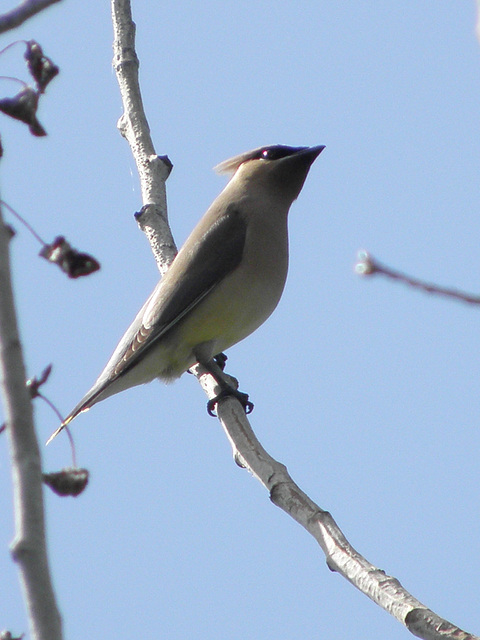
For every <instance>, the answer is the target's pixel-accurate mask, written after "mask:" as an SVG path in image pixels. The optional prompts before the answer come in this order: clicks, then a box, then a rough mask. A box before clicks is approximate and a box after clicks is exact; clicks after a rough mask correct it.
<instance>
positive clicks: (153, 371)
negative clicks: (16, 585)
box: [47, 144, 325, 444]
mask: <svg viewBox="0 0 480 640" xmlns="http://www.w3.org/2000/svg"><path fill="white" fill-rule="evenodd" d="M324 148H325V147H324V145H318V146H313V147H291V146H287V145H281V144H276V145H269V146H264V147H259V148H257V149H254V150H252V151H248V152H246V153H242V154H240V155H237V156H235V157H233V158H230V159H229V160H225V161H224V162H221V163H220V164H219V165H217V166H216V167H215V170H216V171H217V172H218V173H226V174H231V178H230V180H229V182H228V183H227V185H226V186H225V188H224V189H223V191H222V192H221V193H220V194H219V196H218V197H217V198H216V199H215V200H214V201H213V203H212V204H211V206H210V207H209V208H208V210H207V211H206V213H205V214H204V216H203V217H202V218H201V219H200V221H199V222H198V224H197V225H196V227H195V228H194V229H193V231H192V232H191V234H190V236H189V237H188V238H187V240H186V241H185V243H184V245H183V246H182V248H181V249H180V251H179V252H178V254H177V256H176V257H175V259H174V260H173V262H172V264H171V266H170V267H169V269H168V270H167V272H166V273H165V275H164V276H163V277H162V278H161V280H160V281H159V283H158V284H157V286H156V287H155V289H154V290H153V292H152V294H151V295H150V297H149V298H148V299H147V301H146V302H145V304H144V305H143V307H142V308H141V309H140V311H139V312H138V314H137V316H136V317H135V319H134V320H133V322H132V324H131V325H130V326H129V328H128V329H127V331H126V332H125V334H124V336H123V337H122V338H121V340H120V342H119V343H118V345H117V347H116V349H115V350H114V352H113V354H112V356H111V357H110V359H109V361H108V362H107V364H106V366H105V368H104V369H103V371H102V373H101V374H100V376H99V377H98V379H97V381H96V382H95V384H94V385H93V386H92V387H91V389H90V390H89V391H88V392H87V393H86V395H85V396H84V397H83V398H82V399H81V400H80V402H79V403H78V404H77V405H76V406H75V408H74V409H73V410H72V411H71V412H70V413H69V414H68V416H67V417H66V418H65V419H64V420H63V422H62V423H61V425H60V426H59V427H58V429H57V430H56V431H55V432H54V433H53V434H52V435H51V437H50V438H49V440H48V441H47V444H48V443H49V442H51V441H52V440H53V438H54V437H55V436H56V435H58V433H60V431H61V430H62V429H63V428H64V427H65V426H66V425H68V424H69V423H70V422H71V421H72V420H73V419H74V418H75V417H76V416H78V414H79V413H81V412H83V411H86V410H88V409H90V408H91V407H92V406H93V405H94V404H96V403H97V402H100V401H102V400H105V399H106V398H108V397H110V396H112V395H114V394H116V393H119V392H121V391H124V390H126V389H128V388H130V387H133V386H136V385H139V384H143V383H146V382H151V381H152V380H154V379H155V378H159V379H160V380H162V381H164V382H166V383H168V382H171V381H172V380H175V379H176V378H178V377H180V376H181V375H182V374H183V373H184V372H185V371H188V370H189V369H190V368H191V367H192V366H194V365H195V364H197V363H198V364H201V365H202V366H203V367H204V368H205V369H206V370H207V371H208V372H209V373H211V374H212V375H213V376H214V378H215V380H216V382H217V384H218V386H219V388H220V393H219V394H218V395H217V396H216V397H215V398H213V399H212V400H210V401H209V403H208V405H207V408H208V410H209V413H211V414H212V415H214V414H213V412H212V408H213V407H214V406H215V405H216V403H217V402H218V401H219V400H220V399H221V398H222V397H223V396H226V395H236V396H237V397H238V398H239V399H240V401H241V402H242V404H243V406H244V408H245V411H246V412H247V413H248V412H249V411H251V409H252V408H253V404H252V403H251V402H249V400H248V396H247V394H244V393H241V392H239V391H237V390H236V389H233V388H232V387H231V386H229V385H228V383H226V381H225V379H224V378H223V377H222V376H221V374H220V370H221V369H222V368H223V365H224V362H225V359H226V357H225V356H224V354H223V352H224V351H225V350H226V349H228V348H229V347H231V346H232V345H234V344H236V343H237V342H240V341H241V340H243V339H244V338H246V337H247V336H248V335H250V334H251V333H253V332H254V331H255V330H256V329H258V327H259V326H260V325H261V324H263V323H264V322H265V320H266V319H267V318H268V317H269V316H270V315H271V313H272V312H273V310H274V309H275V307H276V306H277V304H278V302H279V300H280V298H281V296H282V293H283V289H284V285H285V280H286V277H287V270H288V226H287V217H288V212H289V209H290V206H291V205H292V203H293V202H294V200H296V198H297V197H298V195H299V194H300V191H301V190H302V187H303V184H304V182H305V179H306V177H307V175H308V172H309V170H310V167H311V165H312V164H313V162H314V161H315V159H316V158H317V157H318V155H319V154H320V153H321V152H322V151H323V149H324Z"/></svg>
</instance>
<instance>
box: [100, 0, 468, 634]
mask: <svg viewBox="0 0 480 640" xmlns="http://www.w3.org/2000/svg"><path fill="white" fill-rule="evenodd" d="M112 16H113V22H114V32H115V43H114V51H115V56H114V65H115V69H116V71H117V77H118V79H119V84H120V91H121V94H122V100H123V104H124V108H125V114H124V115H123V116H122V118H121V120H120V129H121V131H122V134H123V135H124V136H125V137H126V139H127V140H128V142H129V144H130V147H131V149H132V153H133V155H134V157H135V160H136V163H137V167H138V169H139V173H140V181H141V183H142V196H143V199H144V204H146V205H149V204H150V202H151V200H149V198H150V196H151V194H157V196H158V197H160V194H161V197H160V200H161V201H158V202H157V201H155V202H154V205H155V209H156V211H157V212H159V213H161V214H162V215H164V216H165V217H164V218H163V222H162V225H163V226H162V225H159V224H158V223H156V222H155V220H154V219H153V221H152V223H151V224H150V223H149V226H148V229H144V231H145V233H146V234H147V237H148V239H149V241H150V242H151V244H152V250H153V252H154V255H155V258H156V260H157V264H158V265H159V268H160V270H161V271H162V272H163V271H164V270H165V269H164V267H165V265H168V264H170V262H171V259H172V257H173V255H174V254H172V253H171V249H172V247H174V244H173V240H172V239H171V234H170V230H168V234H167V236H166V240H165V239H163V238H162V233H163V231H164V230H166V229H167V226H166V225H167V222H166V220H167V219H166V204H165V201H164V194H165V192H164V190H163V191H162V189H164V184H165V179H166V177H167V176H168V172H165V171H164V170H163V169H162V170H160V171H158V172H157V173H156V172H155V171H152V169H155V168H158V166H159V163H158V156H156V155H154V152H153V144H152V142H151V139H150V134H149V130H148V124H147V121H146V118H145V114H144V111H143V106H142V104H141V97H140V89H139V85H138V59H137V56H136V53H135V49H134V36H135V32H134V29H135V26H134V24H133V22H132V17H131V9H130V2H129V0H112ZM150 180H153V181H157V180H158V184H157V183H155V184H153V183H151V182H150ZM161 183H162V184H161ZM147 209H148V207H147ZM143 215H144V214H143V210H142V212H141V215H140V218H141V217H142V216H143ZM139 224H140V226H141V228H142V223H141V221H139ZM162 249H166V250H167V254H166V256H165V257H162V256H161V255H160V254H161V251H162ZM159 250H160V251H159ZM192 371H193V373H195V375H196V376H197V378H198V379H199V381H200V383H201V385H202V387H203V389H204V390H205V392H206V393H207V395H208V397H209V398H213V397H215V395H216V393H217V391H218V389H217V388H216V382H215V381H214V379H213V378H212V377H211V376H210V375H209V374H207V373H206V371H205V370H203V369H202V367H201V366H200V365H196V366H195V367H193V368H192ZM217 414H218V417H219V420H220V422H221V424H222V426H223V429H224V431H225V433H226V435H227V437H228V439H229V440H230V444H231V446H232V449H233V453H234V457H235V460H236V462H237V463H238V464H239V465H240V466H242V467H244V468H246V469H248V470H249V471H250V472H251V473H252V474H253V475H254V476H255V477H256V478H257V480H259V481H260V482H261V483H262V484H263V485H264V487H265V488H266V489H267V490H268V491H269V492H270V499H271V500H272V502H273V503H274V504H276V505H277V506H279V507H280V508H281V509H283V510H284V511H285V512H286V513H288V514H289V515H290V516H291V517H292V518H293V519H294V520H296V521H297V522H299V523H300V524H301V525H302V526H303V527H304V528H305V529H306V530H307V531H308V532H309V533H310V534H311V535H312V536H313V537H314V538H315V539H316V540H317V541H318V543H319V544H320V546H321V548H322V550H323V552H324V553H325V555H326V558H327V564H328V566H329V568H330V569H331V570H332V571H337V572H339V573H340V574H341V575H343V576H344V577H345V578H346V579H347V580H349V581H350V582H351V583H352V584H353V585H354V586H355V587H357V588H358V589H359V590H360V591H362V592H363V593H364V594H365V595H367V596H368V597H369V598H371V599H372V600H373V601H374V602H376V603H377V604H378V605H379V606H381V607H382V608H383V609H385V610H386V611H388V612H389V613H390V614H392V615H393V616H395V617H396V618H397V620H399V621H400V622H401V623H402V624H404V625H405V626H406V627H407V628H408V629H409V630H410V631H411V633H413V634H414V635H416V636H418V637H420V638H425V639H428V640H441V639H442V640H445V639H446V638H451V639H453V638H455V640H480V639H479V638H476V637H475V636H473V635H470V634H467V633H465V632H464V631H461V630H460V629H458V628H457V627H455V626H454V625H452V624H450V623H448V622H447V621H446V620H443V619H442V618H440V617H439V616H437V615H436V614H434V613H433V612H432V611H430V610H429V609H427V608H426V607H425V605H423V604H422V603H421V602H419V601H418V600H416V599H415V598H414V597H413V596H412V595H410V594H409V593H408V592H407V591H406V590H405V589H404V588H403V587H402V585H401V584H400V583H399V582H398V580H396V579H395V578H393V577H391V576H387V575H386V574H385V572H384V571H382V570H380V569H378V568H376V567H375V566H374V565H372V564H370V563H369V562H368V560H366V559H365V558H363V557H362V556H361V555H360V554H359V553H358V552H357V551H356V550H355V549H354V548H353V547H352V546H351V545H350V544H349V542H348V541H347V539H346V538H345V536H344V535H343V533H342V532H341V530H340V529H339V527H338V525H337V524H336V522H335V521H334V519H333V518H332V516H331V515H330V514H329V513H328V512H327V511H323V510H322V509H321V508H320V507H319V506H318V505H316V504H315V503H314V502H313V501H312V500H311V499H310V498H309V497H308V496H307V495H306V494H305V493H304V492H303V491H302V490H301V489H300V488H299V487H298V486H297V485H296V484H295V483H294V481H293V480H292V478H291V477H290V476H289V474H288V472H287V469H286V467H285V466H284V465H283V464H281V463H279V462H278V461H276V460H274V459H273V458H272V457H271V456H270V455H269V454H268V453H267V452H266V451H265V449H264V448H263V447H262V445H261V444H260V442H259V441H258V440H257V438H256V436H255V434H254V432H253V430H252V428H251V426H250V423H249V422H248V420H247V418H246V416H245V413H244V410H243V408H242V407H241V405H240V403H239V402H238V400H236V399H235V398H231V397H230V398H226V399H225V400H223V401H222V402H221V403H218V404H217Z"/></svg>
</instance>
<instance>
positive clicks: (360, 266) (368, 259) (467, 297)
mask: <svg viewBox="0 0 480 640" xmlns="http://www.w3.org/2000/svg"><path fill="white" fill-rule="evenodd" d="M355 271H356V272H357V273H358V274H359V275H361V276H373V275H376V274H380V275H383V276H385V277H387V278H391V279H392V280H398V281H399V282H403V283H404V284H407V285H409V286H410V287H414V288H415V289H420V290H422V291H425V292H426V293H432V294H434V295H438V296H444V297H446V298H454V299H455V300H460V301H461V302H466V303H468V304H480V296H477V295H473V294H470V293H465V292H464V291H460V290H459V289H454V288H451V287H442V286H440V285H438V284H433V283H431V282H426V281H425V280H420V279H419V278H413V277H412V276H409V275H407V274H406V273H402V272H401V271H397V270H396V269H392V268H391V267H388V266H387V265H385V264H382V263H381V262H379V261H378V260H377V259H376V258H374V257H373V256H372V255H371V254H369V253H368V252H367V251H365V250H363V249H362V250H361V251H359V252H358V262H357V263H356V265H355Z"/></svg>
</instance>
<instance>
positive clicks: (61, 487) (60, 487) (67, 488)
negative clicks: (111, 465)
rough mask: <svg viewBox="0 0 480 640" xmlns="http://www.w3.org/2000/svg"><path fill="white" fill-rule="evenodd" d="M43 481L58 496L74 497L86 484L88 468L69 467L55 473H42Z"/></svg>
mask: <svg viewBox="0 0 480 640" xmlns="http://www.w3.org/2000/svg"><path fill="white" fill-rule="evenodd" d="M43 482H44V483H45V484H46V485H47V486H49V487H50V489H51V490H52V491H53V492H54V493H56V494H57V495H58V496H62V497H63V496H73V497H74V498H76V497H77V496H78V495H80V494H81V493H82V492H83V490H84V489H85V487H86V486H87V484H88V470H87V469H78V468H70V469H62V471H59V472H57V473H44V474H43Z"/></svg>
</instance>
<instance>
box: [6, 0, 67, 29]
mask: <svg viewBox="0 0 480 640" xmlns="http://www.w3.org/2000/svg"><path fill="white" fill-rule="evenodd" d="M56 2H60V0H24V1H23V2H21V3H20V4H19V5H18V7H15V8H14V9H11V10H10V11H7V12H6V13H3V14H2V15H0V33H5V31H10V29H15V27H19V26H20V25H21V24H23V23H24V22H25V21H26V20H28V19H29V18H31V17H32V16H34V15H36V14H37V13H40V11H43V10H44V9H46V8H47V7H49V6H50V5H52V4H55V3H56Z"/></svg>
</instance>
